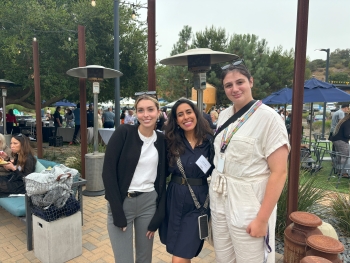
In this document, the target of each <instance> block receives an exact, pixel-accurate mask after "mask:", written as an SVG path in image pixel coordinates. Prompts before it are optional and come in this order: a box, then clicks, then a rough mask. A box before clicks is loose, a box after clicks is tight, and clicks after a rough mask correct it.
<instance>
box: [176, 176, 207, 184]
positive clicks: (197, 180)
mask: <svg viewBox="0 0 350 263" xmlns="http://www.w3.org/2000/svg"><path fill="white" fill-rule="evenodd" d="M171 181H172V182H174V183H177V184H181V185H187V182H188V183H189V184H190V185H191V186H193V185H207V184H208V181H207V178H187V182H186V180H185V178H183V177H180V176H172V177H171Z"/></svg>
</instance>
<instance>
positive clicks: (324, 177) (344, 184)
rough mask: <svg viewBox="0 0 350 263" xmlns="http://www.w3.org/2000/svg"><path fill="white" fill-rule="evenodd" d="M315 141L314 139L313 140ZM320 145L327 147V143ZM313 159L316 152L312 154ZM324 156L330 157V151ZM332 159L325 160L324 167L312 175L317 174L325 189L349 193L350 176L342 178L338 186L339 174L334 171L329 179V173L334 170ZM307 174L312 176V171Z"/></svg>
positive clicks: (321, 185)
mask: <svg viewBox="0 0 350 263" xmlns="http://www.w3.org/2000/svg"><path fill="white" fill-rule="evenodd" d="M312 142H313V140H312ZM320 146H322V147H325V146H326V145H325V144H324V145H322V143H321V144H320ZM311 155H312V158H313V159H316V157H315V156H314V154H311ZM324 157H329V153H328V152H327V153H325V155H324ZM332 167H333V166H332V161H323V162H322V169H321V170H320V171H318V172H317V173H313V174H312V176H316V177H317V178H318V180H319V182H320V184H319V185H320V187H323V188H324V189H327V190H330V191H335V192H339V193H345V194H349V191H350V179H349V178H341V179H340V183H339V185H338V188H336V185H337V182H338V177H337V174H334V173H333V172H332V174H331V177H330V179H329V180H328V177H329V173H330V172H331V170H332ZM349 174H350V171H349ZM307 176H310V173H307Z"/></svg>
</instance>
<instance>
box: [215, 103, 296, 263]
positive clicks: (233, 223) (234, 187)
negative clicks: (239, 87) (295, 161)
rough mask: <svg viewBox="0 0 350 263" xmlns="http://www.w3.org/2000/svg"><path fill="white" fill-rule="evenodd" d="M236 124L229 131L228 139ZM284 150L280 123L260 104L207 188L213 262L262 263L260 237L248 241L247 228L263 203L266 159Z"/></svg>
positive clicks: (271, 231)
mask: <svg viewBox="0 0 350 263" xmlns="http://www.w3.org/2000/svg"><path fill="white" fill-rule="evenodd" d="M232 114H233V108H232V107H229V108H227V109H226V110H224V111H223V112H221V113H220V116H219V119H218V125H217V127H220V126H221V125H222V124H223V123H225V121H226V120H227V119H229V118H230V117H231V116H232ZM243 116H244V114H243ZM237 123H238V121H236V122H234V123H233V124H230V125H229V126H228V128H227V129H228V132H227V134H228V135H229V134H231V132H232V130H233V129H234V127H235V126H236V125H237ZM223 134H224V132H221V133H220V134H219V135H217V136H216V138H215V142H214V148H215V158H214V164H215V166H216V167H217V164H218V156H219V154H220V145H221V140H222V137H223ZM228 135H227V136H228ZM283 145H287V147H288V149H289V148H290V146H289V141H288V135H287V130H286V127H285V124H284V122H283V120H282V119H281V117H280V116H279V115H278V114H277V113H276V112H275V111H274V110H273V109H271V108H270V107H268V106H266V105H264V104H262V105H261V106H260V107H259V108H258V109H257V110H256V111H255V113H254V114H253V115H252V116H251V117H250V118H249V119H248V120H247V121H246V122H245V123H244V124H243V126H242V127H241V128H240V129H239V130H238V131H237V132H236V133H235V134H234V135H233V137H232V139H231V141H230V143H229V144H228V147H227V149H226V151H225V153H224V155H225V165H224V170H223V173H220V172H219V171H218V170H216V169H214V171H213V173H212V180H211V184H210V189H209V192H210V208H211V215H212V228H213V237H214V247H215V254H216V260H217V262H222V263H229V262H233V263H262V262H263V261H264V254H265V246H264V238H255V237H251V236H250V235H249V234H248V233H246V228H247V226H248V225H249V223H250V222H251V221H252V220H253V219H255V218H256V216H257V213H258V211H259V209H260V206H261V203H262V200H263V198H264V194H265V189H266V184H267V182H268V179H269V176H270V170H269V167H268V163H267V157H268V156H269V155H270V154H271V153H273V152H274V151H275V150H277V149H278V148H279V147H281V146H283ZM276 209H277V206H276V207H275V209H274V210H273V212H272V214H271V216H270V219H269V236H270V237H269V244H270V247H271V249H272V252H271V253H270V254H269V255H268V260H267V262H269V263H273V262H275V255H274V251H275V224H276Z"/></svg>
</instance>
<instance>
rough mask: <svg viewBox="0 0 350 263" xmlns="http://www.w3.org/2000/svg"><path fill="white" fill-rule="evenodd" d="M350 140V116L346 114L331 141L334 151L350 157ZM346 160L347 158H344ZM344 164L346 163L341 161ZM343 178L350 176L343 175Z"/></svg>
mask: <svg viewBox="0 0 350 263" xmlns="http://www.w3.org/2000/svg"><path fill="white" fill-rule="evenodd" d="M349 140H350V114H346V116H345V117H344V118H342V119H341V120H340V121H339V122H338V124H337V126H335V129H334V131H333V134H332V137H331V141H332V142H333V146H334V148H335V149H334V150H335V151H336V152H338V153H341V154H342V155H344V156H349V150H350V145H349ZM342 159H345V158H342ZM341 161H342V163H344V162H345V161H346V159H345V160H341ZM343 177H349V175H343Z"/></svg>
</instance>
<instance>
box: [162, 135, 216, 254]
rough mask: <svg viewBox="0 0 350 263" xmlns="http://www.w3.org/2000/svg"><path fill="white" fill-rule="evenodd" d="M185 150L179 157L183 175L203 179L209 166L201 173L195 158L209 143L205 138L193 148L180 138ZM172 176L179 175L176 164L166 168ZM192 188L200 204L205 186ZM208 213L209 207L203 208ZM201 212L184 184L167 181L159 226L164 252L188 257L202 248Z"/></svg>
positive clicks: (205, 151)
mask: <svg viewBox="0 0 350 263" xmlns="http://www.w3.org/2000/svg"><path fill="white" fill-rule="evenodd" d="M184 142H185V146H186V149H185V153H184V154H183V155H181V156H180V159H181V162H182V166H183V167H184V170H185V174H186V177H187V178H207V177H208V176H209V175H210V174H209V173H210V171H211V169H210V170H209V171H208V172H207V174H204V173H203V171H202V170H201V169H200V168H199V167H198V166H197V164H196V161H197V160H198V159H199V157H200V156H201V155H203V156H204V157H206V158H208V157H209V154H210V142H209V141H208V140H205V141H204V142H203V143H202V144H201V145H198V146H196V147H195V148H194V149H192V147H191V146H190V144H189V143H188V141H187V140H186V139H185V138H184ZM169 172H170V173H171V174H172V176H180V177H182V175H181V172H180V170H179V168H178V167H177V165H176V166H173V167H169ZM192 189H193V191H194V193H195V195H196V197H197V199H198V201H199V203H200V204H201V206H203V204H204V202H205V199H206V197H207V194H208V191H209V189H208V185H201V186H192ZM205 213H206V214H208V216H209V214H210V212H209V206H208V209H207V210H206V211H205ZM200 215H201V211H199V210H198V209H197V208H196V206H195V205H194V202H193V199H192V196H191V193H190V191H189V189H188V186H187V185H179V184H177V183H174V182H170V183H169V186H168V189H167V203H166V216H165V220H164V222H163V224H162V226H161V227H160V229H159V235H160V239H161V242H162V243H163V244H165V245H166V250H167V252H168V253H170V254H173V255H174V256H177V257H181V258H187V259H191V258H193V257H195V256H197V255H198V254H199V253H200V251H201V250H202V247H203V243H204V240H201V239H199V228H198V216H200Z"/></svg>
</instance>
